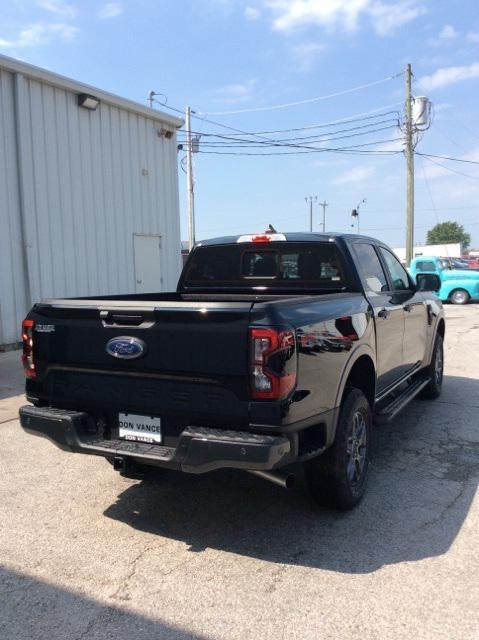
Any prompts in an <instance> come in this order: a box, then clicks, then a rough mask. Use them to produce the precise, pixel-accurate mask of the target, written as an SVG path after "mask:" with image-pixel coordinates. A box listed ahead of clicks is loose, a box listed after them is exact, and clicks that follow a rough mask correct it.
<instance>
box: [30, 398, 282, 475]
mask: <svg viewBox="0 0 479 640" xmlns="http://www.w3.org/2000/svg"><path fill="white" fill-rule="evenodd" d="M20 423H21V425H22V427H23V428H24V430H25V431H27V432H28V433H30V434H32V435H38V436H42V437H45V438H48V440H50V441H52V442H53V443H54V444H56V445H57V446H58V447H60V449H63V450H64V451H71V452H74V453H86V454H90V455H98V456H104V457H115V458H118V457H120V458H125V459H127V460H131V461H135V462H139V463H142V464H148V465H153V466H160V467H169V468H172V469H177V470H180V471H186V472H188V473H205V472H207V471H212V470H214V469H221V468H227V467H229V468H236V469H255V470H270V469H274V468H275V467H279V466H283V465H284V464H287V463H288V462H291V457H292V456H291V452H292V442H291V440H290V439H289V438H288V437H284V436H273V435H261V434H253V433H249V432H241V431H232V430H227V429H213V428H206V427H193V426H190V427H187V428H186V429H185V430H184V431H183V432H182V433H181V435H180V437H179V440H178V444H177V446H176V447H164V446H162V445H158V444H154V445H151V444H145V443H142V442H129V441H125V440H119V439H111V440H110V439H104V438H103V437H101V436H100V435H98V434H96V433H95V425H94V423H93V420H92V419H91V417H90V416H89V415H88V414H87V413H84V412H79V411H68V410H64V409H53V408H43V407H34V406H31V405H26V406H24V407H21V409H20Z"/></svg>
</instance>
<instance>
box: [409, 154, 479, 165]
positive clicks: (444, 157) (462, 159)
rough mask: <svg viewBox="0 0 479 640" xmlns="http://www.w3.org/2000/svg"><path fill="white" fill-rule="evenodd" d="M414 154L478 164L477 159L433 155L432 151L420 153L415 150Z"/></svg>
mask: <svg viewBox="0 0 479 640" xmlns="http://www.w3.org/2000/svg"><path fill="white" fill-rule="evenodd" d="M416 155H418V156H424V157H426V158H439V159H440V160H451V161H453V162H465V163H467V164H479V161H477V160H465V159H464V158H451V156H438V155H434V154H433V153H420V152H419V151H416Z"/></svg>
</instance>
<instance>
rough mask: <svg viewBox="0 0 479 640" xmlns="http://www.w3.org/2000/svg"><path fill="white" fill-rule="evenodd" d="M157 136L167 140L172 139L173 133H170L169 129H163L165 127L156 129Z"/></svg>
mask: <svg viewBox="0 0 479 640" xmlns="http://www.w3.org/2000/svg"><path fill="white" fill-rule="evenodd" d="M157 134H158V137H159V138H166V139H167V140H169V139H170V138H172V137H173V131H171V130H170V129H165V127H161V129H158V131H157Z"/></svg>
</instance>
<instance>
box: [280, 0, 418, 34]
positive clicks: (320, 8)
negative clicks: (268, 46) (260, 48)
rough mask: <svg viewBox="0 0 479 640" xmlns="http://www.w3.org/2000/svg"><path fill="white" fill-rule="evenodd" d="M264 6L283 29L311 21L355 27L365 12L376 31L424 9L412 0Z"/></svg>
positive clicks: (297, 0) (286, 1)
mask: <svg viewBox="0 0 479 640" xmlns="http://www.w3.org/2000/svg"><path fill="white" fill-rule="evenodd" d="M267 6H268V7H269V8H270V9H271V11H272V12H273V15H274V19H273V28H274V29H276V30H278V31H285V32H288V31H292V30H294V29H297V28H300V27H307V26H311V25H317V26H320V27H329V28H335V27H336V28H339V29H343V30H346V31H354V30H356V29H357V28H358V26H359V20H360V18H361V17H362V16H366V17H368V18H369V19H370V20H371V22H372V24H373V28H374V29H375V31H376V32H377V33H378V34H379V35H387V34H390V33H392V32H393V31H394V30H395V29H397V28H398V27H400V26H401V25H403V24H406V23H407V22H410V21H411V20H414V19H415V18H417V17H418V16H420V15H422V14H424V13H425V12H426V10H425V8H424V6H423V5H422V4H421V3H420V2H418V1H415V0H402V1H400V2H395V3H385V2H382V1H381V0H267Z"/></svg>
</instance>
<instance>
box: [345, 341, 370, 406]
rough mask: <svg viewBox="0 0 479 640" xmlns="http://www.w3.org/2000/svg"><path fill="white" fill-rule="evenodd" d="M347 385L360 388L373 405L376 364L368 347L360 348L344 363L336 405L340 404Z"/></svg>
mask: <svg viewBox="0 0 479 640" xmlns="http://www.w3.org/2000/svg"><path fill="white" fill-rule="evenodd" d="M348 386H353V387H356V388H357V389H360V390H361V391H362V392H363V393H364V395H365V396H366V398H367V399H368V401H369V404H370V405H371V408H373V407H374V400H375V397H376V364H375V359H374V357H373V354H372V353H371V352H370V351H369V350H368V349H361V351H360V352H358V353H355V354H354V356H352V357H351V358H350V359H349V361H348V364H347V365H346V367H345V369H344V372H343V376H342V378H341V383H340V385H339V389H338V393H337V396H336V407H338V406H340V405H341V402H342V399H343V396H344V392H345V390H346V388H347V387H348Z"/></svg>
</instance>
